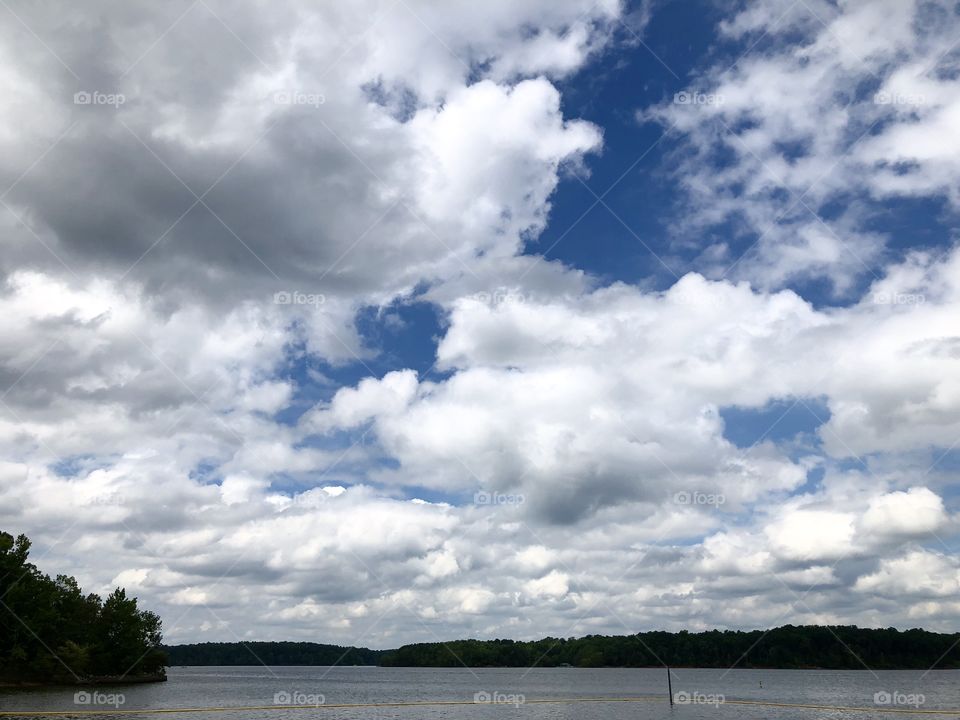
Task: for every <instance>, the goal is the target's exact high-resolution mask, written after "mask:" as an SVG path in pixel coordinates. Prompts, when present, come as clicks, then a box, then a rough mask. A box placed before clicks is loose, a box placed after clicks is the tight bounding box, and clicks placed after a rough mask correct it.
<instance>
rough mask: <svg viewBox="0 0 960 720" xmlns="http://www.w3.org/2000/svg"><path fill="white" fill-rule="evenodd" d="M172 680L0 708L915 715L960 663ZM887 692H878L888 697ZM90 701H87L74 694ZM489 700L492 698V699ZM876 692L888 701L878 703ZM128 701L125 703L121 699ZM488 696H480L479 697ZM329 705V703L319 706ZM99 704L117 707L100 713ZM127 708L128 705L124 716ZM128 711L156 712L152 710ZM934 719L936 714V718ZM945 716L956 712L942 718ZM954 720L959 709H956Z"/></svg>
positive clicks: (949, 695)
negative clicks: (914, 667)
mask: <svg viewBox="0 0 960 720" xmlns="http://www.w3.org/2000/svg"><path fill="white" fill-rule="evenodd" d="M168 676H169V681H168V682H166V683H157V684H151V685H128V686H117V687H102V688H97V689H96V691H95V693H94V691H93V690H91V691H89V693H90V694H89V695H88V696H80V697H79V698H76V699H75V697H74V695H75V692H76V691H75V689H67V688H44V689H28V690H2V691H0V713H2V714H3V715H4V716H6V717H10V715H8V713H10V712H11V711H33V712H37V711H61V712H63V711H77V710H80V711H83V712H84V714H85V715H86V716H87V717H89V715H88V713H90V712H94V713H95V714H96V715H101V714H102V715H103V717H111V718H118V717H124V716H125V715H127V714H128V713H129V711H130V710H135V709H144V708H155V709H160V708H163V709H167V708H201V707H233V708H238V707H242V706H248V707H259V706H271V707H272V706H274V705H275V704H277V703H279V704H284V705H290V704H295V705H303V706H304V707H302V708H297V709H289V710H287V709H276V710H275V711H273V710H272V711H267V710H256V709H251V710H230V711H227V712H204V711H196V712H191V713H190V714H189V715H186V714H184V715H179V714H177V715H162V716H153V717H171V718H178V717H191V718H201V719H203V720H208V719H209V720H232V719H237V720H254V719H256V720H259V718H275V717H282V718H295V719H297V720H299V719H301V718H302V719H303V720H312V719H313V718H339V719H341V720H359V719H360V718H364V719H377V720H385V719H387V718H396V719H397V720H433V719H439V718H454V719H456V720H468V719H469V720H473V719H476V720H483V719H487V718H505V717H509V718H528V719H529V720H566V719H568V718H569V719H570V720H574V719H576V720H579V719H581V718H610V719H611V720H621V719H622V720H627V719H628V718H629V720H658V719H660V718H673V719H674V720H679V719H680V718H683V719H686V718H689V719H691V720H693V719H695V718H713V719H715V720H716V719H719V718H738V719H739V718H745V719H748V720H752V719H756V720H761V719H763V720H769V719H777V718H796V719H797V720H804V719H806V718H846V717H851V718H852V717H857V718H865V717H866V718H870V717H879V718H883V717H889V718H897V717H908V716H907V715H901V714H892V713H891V714H887V713H885V712H881V710H882V709H884V708H892V709H905V710H913V709H922V710H928V711H929V710H933V709H945V708H947V709H954V708H960V671H956V670H934V671H932V672H928V673H927V674H926V675H924V673H923V672H922V671H878V672H876V673H875V674H873V673H870V672H867V671H865V670H864V671H832V670H730V671H723V670H702V669H687V668H680V669H677V670H674V672H673V691H674V693H675V695H676V696H677V699H678V700H681V701H682V700H684V699H687V700H689V702H686V703H681V704H677V705H675V706H674V708H673V709H672V710H671V709H670V707H669V705H668V703H667V689H666V680H667V677H666V671H665V670H653V669H642V670H634V669H596V670H588V669H579V668H536V669H533V670H526V669H516V668H510V669H472V670H468V669H466V668H460V669H446V668H444V669H439V668H377V667H332V668H330V667H273V668H269V669H268V668H265V667H191V668H171V669H170V671H169V673H168ZM878 693H879V694H880V695H878ZM630 697H633V698H638V701H637V702H623V703H621V702H578V703H570V704H567V703H542V702H537V701H541V700H561V699H572V698H608V699H614V698H630ZM77 699H78V700H79V701H80V702H79V703H77V702H76V700H77ZM488 699H490V700H493V701H494V702H489V703H488V702H486V701H487V700H488ZM743 700H756V701H761V702H768V703H799V704H812V705H822V706H826V705H832V706H854V707H869V708H873V709H872V710H871V711H870V712H866V713H865V712H856V713H853V712H843V711H836V710H817V709H802V708H784V707H773V706H761V705H743V704H738V703H737V702H736V701H743ZM876 700H879V702H881V703H884V702H885V701H887V700H889V704H885V705H884V704H881V705H878V704H876ZM121 701H122V702H121ZM416 701H447V702H450V703H462V704H449V705H439V706H426V705H425V706H411V707H376V708H371V707H366V708H338V707H335V706H336V705H346V704H352V703H396V702H416ZM477 701H479V702H477ZM317 703H323V705H322V706H320V707H314V705H316V704H317ZM100 710H110V711H115V710H119V711H120V713H121V714H120V715H118V714H115V712H109V713H99V712H97V711H100ZM124 711H127V712H124ZM129 716H130V717H151V716H149V715H141V716H137V715H134V714H130V715H129ZM14 717H16V716H15V715H14ZM927 717H936V716H929V715H928V716H927ZM942 717H946V716H942ZM954 717H957V716H956V715H954Z"/></svg>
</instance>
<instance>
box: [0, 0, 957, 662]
mask: <svg viewBox="0 0 960 720" xmlns="http://www.w3.org/2000/svg"><path fill="white" fill-rule="evenodd" d="M0 97H2V98H3V102H2V104H0V238H2V246H0V529H4V530H6V531H7V532H11V533H13V534H18V533H26V534H27V535H28V536H29V537H30V538H31V539H32V541H33V543H34V546H33V560H34V562H35V563H37V564H38V565H39V566H40V567H41V568H42V569H44V570H46V571H48V572H50V573H67V574H72V575H75V576H76V577H77V579H78V580H79V581H80V583H81V585H82V586H83V587H84V589H85V590H88V591H94V592H100V593H106V592H109V591H110V590H111V589H112V588H114V587H117V586H123V587H125V588H126V589H127V590H128V592H130V593H132V594H134V595H136V596H137V597H138V598H139V599H140V602H141V604H142V605H144V606H145V607H148V608H152V609H154V610H156V611H157V612H159V613H160V615H161V616H162V618H163V620H164V628H165V635H166V640H167V642H170V643H181V642H203V641H236V640H311V641H316V642H329V643H337V644H346V645H359V646H368V647H374V648H386V647H396V646H398V645H400V644H403V643H408V642H428V641H436V640H448V639H454V638H462V637H475V638H497V637H511V638H516V639H531V638H540V637H544V636H555V637H571V636H580V635H585V634H591V633H605V634H627V633H632V632H637V631H644V630H651V629H666V630H680V629H689V630H701V629H709V628H721V629H726V628H732V629H738V628H743V629H753V628H767V627H774V626H777V625H783V624H787V623H793V624H812V623H818V624H858V625H861V626H867V627H891V626H892V627H898V628H910V627H924V628H928V629H931V630H942V631H956V629H957V627H958V620H960V601H958V600H957V598H958V597H960V557H958V555H957V550H958V537H960V532H958V531H960V524H958V519H960V514H958V511H960V483H958V480H960V247H958V237H957V230H956V228H957V220H958V211H960V192H958V188H960V133H958V132H957V128H958V127H960V4H958V3H956V2H954V1H953V0H951V1H949V2H948V1H946V0H941V1H937V2H926V1H921V0H869V1H865V0H838V1H836V2H828V1H827V0H796V1H792V0H754V1H751V2H726V1H724V0H685V1H684V2H679V1H677V2H667V1H666V0H649V1H644V2H629V3H628V2H622V1H620V0H526V1H525V2H520V3H518V2H514V1H512V0H509V1H508V0H487V1H486V2H483V3H474V2H467V1H466V0H463V1H461V0H451V1H450V2H444V3H436V2H430V1H429V0H357V1H356V2H350V3H313V2H306V1H302V0H275V2H271V3H260V2H252V1H248V0H232V1H231V2H225V1H221V0H173V1H171V2H164V3H140V2H134V3H131V2H129V0H122V1H121V0H91V2H86V3H81V4H49V3H34V2H30V1H29V0H6V2H2V3H0Z"/></svg>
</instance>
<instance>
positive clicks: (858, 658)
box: [380, 625, 960, 670]
mask: <svg viewBox="0 0 960 720" xmlns="http://www.w3.org/2000/svg"><path fill="white" fill-rule="evenodd" d="M958 645H960V634H958V633H954V634H946V633H933V632H927V631H926V630H907V631H903V632H901V631H899V630H896V629H895V628H887V629H867V628H858V627H856V626H852V625H850V626H829V627H828V626H816V625H810V626H794V625H786V626H784V627H779V628H775V629H773V630H769V631H763V630H752V631H735V630H725V631H721V630H711V631H707V632H699V633H691V632H688V631H686V630H681V631H680V632H677V633H669V632H662V631H654V632H644V633H638V634H636V635H625V636H603V635H589V636H587V637H582V638H569V639H565V638H549V637H548V638H544V639H542V640H534V641H529V642H517V641H514V640H457V641H454V642H450V643H422V644H416V645H406V646H404V647H401V648H399V649H397V650H391V651H387V652H385V653H384V654H383V655H382V656H381V658H380V664H381V665H386V666H429V667H462V666H463V665H467V666H469V667H530V666H532V665H537V666H542V667H556V666H565V665H570V666H574V667H656V666H663V665H665V664H667V665H671V666H674V667H703V668H729V667H733V666H737V667H743V668H785V669H804V668H825V669H836V670H863V669H866V668H870V669H871V670H882V669H913V668H916V669H923V670H926V669H928V668H931V667H933V666H934V665H936V667H939V668H960V647H958Z"/></svg>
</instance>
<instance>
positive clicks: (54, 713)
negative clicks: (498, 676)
mask: <svg viewBox="0 0 960 720" xmlns="http://www.w3.org/2000/svg"><path fill="white" fill-rule="evenodd" d="M615 702H620V703H631V702H666V701H665V700H664V699H663V696H661V695H636V696H633V697H619V698H615V697H582V698H541V699H535V700H524V701H523V704H524V705H548V704H561V703H615ZM489 704H490V703H479V702H475V701H473V700H411V701H407V702H385V703H336V704H332V703H331V704H324V705H237V706H233V707H183V708H143V709H132V708H131V709H126V708H123V709H121V708H116V709H99V710H0V717H64V716H74V717H78V716H86V715H165V714H172V713H201V712H207V713H214V712H254V711H256V712H259V711H263V710H334V709H340V710H344V709H351V708H354V709H369V708H403V707H439V706H446V705H489ZM495 704H497V705H506V706H509V707H513V703H495ZM721 704H723V705H755V706H758V707H778V708H797V709H801V710H834V711H840V712H872V713H897V714H901V715H954V716H957V717H960V709H958V710H934V709H926V708H923V709H921V708H895V707H882V706H875V707H855V706H843V705H807V704H804V703H776V702H767V701H764V700H724V701H723V702H722V703H721Z"/></svg>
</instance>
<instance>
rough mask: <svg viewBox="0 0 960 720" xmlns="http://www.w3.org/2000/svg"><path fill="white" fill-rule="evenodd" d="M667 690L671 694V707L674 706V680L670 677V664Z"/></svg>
mask: <svg viewBox="0 0 960 720" xmlns="http://www.w3.org/2000/svg"><path fill="white" fill-rule="evenodd" d="M667 692H668V693H669V694H670V707H673V682H672V680H671V679H670V666H669V665H667Z"/></svg>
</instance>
